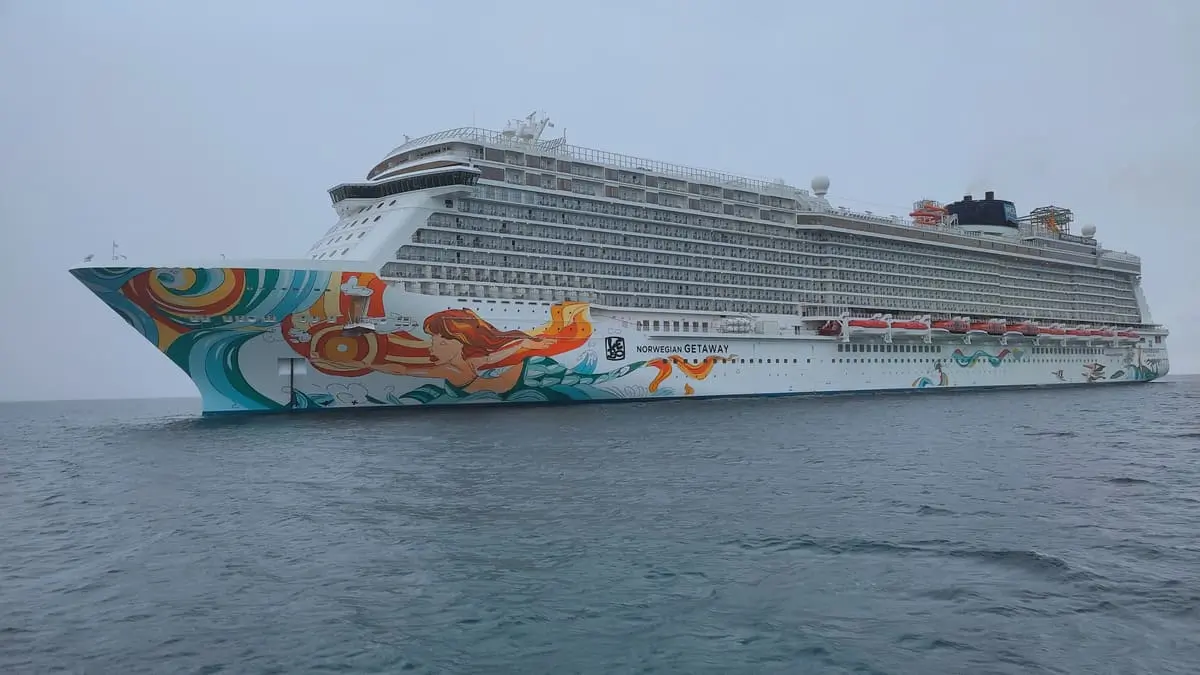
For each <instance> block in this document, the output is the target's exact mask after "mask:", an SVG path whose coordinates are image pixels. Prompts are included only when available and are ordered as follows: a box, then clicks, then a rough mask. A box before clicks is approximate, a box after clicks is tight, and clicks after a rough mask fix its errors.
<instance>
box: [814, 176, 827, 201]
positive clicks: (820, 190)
mask: <svg viewBox="0 0 1200 675" xmlns="http://www.w3.org/2000/svg"><path fill="white" fill-rule="evenodd" d="M812 191H813V194H815V195H818V196H822V197H823V196H824V195H825V193H827V192H829V176H817V177H816V178H814V179H812Z"/></svg>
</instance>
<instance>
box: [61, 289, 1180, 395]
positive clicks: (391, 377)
mask: <svg viewBox="0 0 1200 675" xmlns="http://www.w3.org/2000/svg"><path fill="white" fill-rule="evenodd" d="M72 274H74V276H75V277H76V278H78V279H79V280H80V281H81V282H82V283H84V284H85V285H86V286H87V287H88V288H89V289H90V290H91V291H92V292H93V293H95V294H96V295H97V296H99V297H100V298H101V299H102V300H103V301H104V302H105V303H106V304H108V305H109V306H110V307H111V308H112V309H113V310H114V311H116V312H117V313H118V314H120V315H121V316H122V317H123V318H124V319H125V320H126V321H127V322H128V323H129V324H130V325H131V326H132V327H133V328H134V329H135V330H137V331H138V332H139V333H141V334H142V336H143V337H144V338H145V339H147V340H149V341H150V342H151V343H153V344H154V345H155V346H156V347H157V348H158V349H159V350H160V351H161V352H163V353H164V354H165V355H166V356H167V357H168V358H169V359H171V361H173V362H174V363H175V364H176V365H177V366H179V368H180V369H182V370H183V371H184V372H185V373H187V375H188V376H189V377H190V378H191V379H192V381H193V382H195V384H196V387H197V388H198V389H199V391H200V394H201V398H202V400H203V410H204V412H206V413H216V412H251V411H260V412H266V411H282V410H294V409H310V408H341V407H355V406H409V405H463V404H472V403H548V402H584V401H602V400H615V399H656V398H677V397H722V396H736V395H769V394H804V393H822V392H851V391H872V390H889V389H917V390H926V389H943V390H944V389H960V388H977V387H1007V386H1030V385H1042V384H1044V385H1055V384H1083V383H1092V384H1096V383H1101V382H1105V383H1107V382H1117V381H1148V380H1152V379H1155V378H1157V377H1160V376H1161V375H1162V374H1165V370H1166V358H1165V352H1162V354H1161V355H1159V356H1158V358H1154V355H1150V357H1147V355H1144V354H1142V353H1141V350H1140V349H1122V350H1110V351H1111V353H1106V354H1105V355H1103V357H1099V358H1098V357H1091V358H1089V360H1088V363H1089V364H1091V365H1087V364H1084V363H1083V362H1082V361H1081V362H1080V363H1078V364H1076V363H1069V364H1066V365H1070V366H1073V367H1071V368H1055V367H1050V366H1051V365H1053V364H1048V363H1044V362H1043V361H1042V360H1040V359H1037V358H1030V355H1029V350H1026V349H1020V348H1011V347H1005V348H1000V347H997V346H991V347H989V346H972V347H970V348H969V351H963V350H962V349H956V348H954V347H952V346H950V345H946V346H945V348H944V349H943V348H942V347H938V348H937V351H934V349H933V348H932V347H930V348H928V349H929V350H928V351H926V352H923V353H918V352H917V350H916V349H914V350H913V353H910V354H908V355H906V357H905V358H897V357H893V358H860V359H851V358H845V356H848V354H843V353H841V352H839V351H838V350H837V344H836V343H835V342H833V341H832V340H830V339H828V338H822V337H817V336H815V335H813V336H811V337H810V336H803V337H798V338H796V339H788V340H779V339H777V340H764V339H760V338H755V337H753V336H747V335H723V334H717V333H707V332H704V333H693V334H689V335H678V334H676V335H662V334H659V335H654V334H650V333H648V332H646V331H642V330H637V328H636V327H635V326H636V324H638V323H639V320H640V319H642V318H645V314H644V313H643V314H636V313H633V312H626V313H622V312H621V311H620V310H606V309H603V308H595V307H592V306H590V305H588V304H586V303H582V302H571V301H561V302H557V303H548V302H534V301H528V302H523V301H518V300H500V299H465V298H459V299H457V300H456V299H455V298H448V297H442V296H432V295H422V294H416V293H410V292H406V291H404V290H402V287H401V286H400V285H398V284H395V283H391V282H388V281H386V280H384V279H381V278H379V277H377V276H376V275H374V274H372V273H367V272H347V271H329V270H316V269H301V268H295V269H287V268H268V267H215V268H199V267H195V268H192V267H185V268H143V267H135V268H111V267H83V268H77V269H73V270H72ZM667 318H670V317H667ZM675 318H679V317H675ZM684 318H690V317H684ZM644 323H645V324H646V325H648V324H649V322H648V321H646V322H644ZM684 324H685V326H684V327H685V328H686V324H687V322H686V321H685V322H684ZM693 325H696V324H693ZM1058 365H1063V364H1058ZM1085 365H1087V367H1085ZM1097 365H1098V366H1100V367H1099V368H1096V367H1094V366H1097Z"/></svg>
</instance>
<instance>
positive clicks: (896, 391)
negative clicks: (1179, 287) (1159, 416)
mask: <svg viewBox="0 0 1200 675" xmlns="http://www.w3.org/2000/svg"><path fill="white" fill-rule="evenodd" d="M1157 379H1158V378H1155V379H1154V380H1116V381H1108V382H1103V383H1101V382H1052V383H1048V384H984V385H965V386H953V387H911V388H895V387H893V388H887V389H839V390H835V391H797V392H790V391H788V392H775V393H763V394H711V395H694V396H643V397H639V398H602V399H583V400H579V399H571V400H564V401H482V402H479V403H460V404H455V403H443V404H436V403H435V404H428V405H379V404H374V403H372V404H367V405H361V406H355V405H350V406H329V407H321V406H314V407H310V408H280V409H277V410H206V411H202V413H201V414H202V415H203V416H205V417H226V416H241V415H281V414H282V415H288V414H298V413H310V412H325V413H330V412H347V411H359V410H397V409H420V410H444V409H462V408H499V407H508V406H520V407H522V408H527V407H546V406H564V405H586V404H600V403H610V404H611V403H650V402H655V403H659V402H666V401H713V400H723V399H756V398H826V397H831V396H864V397H865V396H879V395H903V394H941V395H947V394H952V393H963V392H965V393H973V394H979V393H983V392H994V391H1004V390H1030V389H1074V388H1096V387H1105V388H1106V387H1109V386H1112V385H1121V384H1124V385H1133V384H1150V383H1152V382H1155V381H1156V380H1157Z"/></svg>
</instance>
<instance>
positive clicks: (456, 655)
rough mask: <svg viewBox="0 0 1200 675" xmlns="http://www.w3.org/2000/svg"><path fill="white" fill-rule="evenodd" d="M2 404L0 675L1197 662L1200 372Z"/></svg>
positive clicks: (1196, 665) (971, 668)
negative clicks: (268, 407)
mask: <svg viewBox="0 0 1200 675" xmlns="http://www.w3.org/2000/svg"><path fill="white" fill-rule="evenodd" d="M197 410H198V402H196V401H189V400H183V401H178V400H174V401H109V402H71V403H29V404H4V405H0V448H2V450H0V672H3V673H46V672H69V673H121V674H133V673H167V672H170V673H308V672H332V671H337V672H354V673H394V672H414V673H522V674H525V673H556V674H557V673H808V672H812V673H912V674H914V675H917V674H919V675H930V674H936V673H971V674H972V675H975V674H983V673H1155V674H1160V675H1162V674H1168V673H1188V674H1189V675H1194V674H1195V673H1197V672H1200V380H1198V379H1195V378H1191V379H1188V378H1176V380H1175V381H1168V382H1162V383H1153V384H1149V385H1144V386H1118V387H1102V388H1101V387H1097V388H1094V389H1072V390H1058V391H1052V390H1050V391H1014V392H987V393H961V394H952V395H929V396H868V397H845V398H817V399H757V400H733V401H679V402H661V403H654V404H620V405H599V406H579V407H539V408H523V409H501V408H487V409H476V410H461V409H460V410H398V411H369V412H365V413H364V412H361V411H354V412H352V413H348V414H341V413H311V414H308V415H298V416H287V417H284V416H279V417H257V418H215V419H201V418H199V417H198V413H197Z"/></svg>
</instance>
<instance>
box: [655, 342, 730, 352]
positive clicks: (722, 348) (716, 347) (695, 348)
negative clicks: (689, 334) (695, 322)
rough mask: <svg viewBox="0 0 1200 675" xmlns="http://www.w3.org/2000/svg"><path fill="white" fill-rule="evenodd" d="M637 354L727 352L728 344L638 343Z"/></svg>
mask: <svg viewBox="0 0 1200 675" xmlns="http://www.w3.org/2000/svg"><path fill="white" fill-rule="evenodd" d="M637 351H638V353H639V354H728V353H729V345H727V344H712V343H707V342H698V343H697V342H689V343H686V344H681V345H638V346H637Z"/></svg>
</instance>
